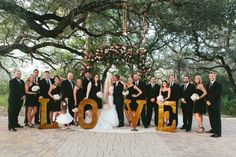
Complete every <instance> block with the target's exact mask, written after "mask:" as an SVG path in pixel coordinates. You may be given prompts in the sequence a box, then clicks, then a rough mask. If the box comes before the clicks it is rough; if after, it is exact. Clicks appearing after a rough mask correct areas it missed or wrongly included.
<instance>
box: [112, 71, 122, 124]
mask: <svg viewBox="0 0 236 157" xmlns="http://www.w3.org/2000/svg"><path fill="white" fill-rule="evenodd" d="M113 79H114V81H115V83H114V84H113V85H114V92H113V96H114V104H115V105H116V111H117V114H118V119H119V125H118V127H123V126H124V111H123V109H124V97H123V94H122V92H123V90H124V85H123V84H122V83H121V82H120V75H115V76H114V77H113Z"/></svg>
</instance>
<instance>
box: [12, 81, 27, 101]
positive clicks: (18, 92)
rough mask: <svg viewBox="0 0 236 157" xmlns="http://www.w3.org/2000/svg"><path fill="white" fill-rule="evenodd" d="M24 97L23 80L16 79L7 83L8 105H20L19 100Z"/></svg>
mask: <svg viewBox="0 0 236 157" xmlns="http://www.w3.org/2000/svg"><path fill="white" fill-rule="evenodd" d="M24 95H25V83H24V81H23V80H20V81H18V80H17V79H16V78H14V79H11V80H10V81H9V96H8V102H9V104H15V103H19V105H20V104H21V103H22V100H21V98H22V97H23V96H24Z"/></svg>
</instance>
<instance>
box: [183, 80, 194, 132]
mask: <svg viewBox="0 0 236 157" xmlns="http://www.w3.org/2000/svg"><path fill="white" fill-rule="evenodd" d="M189 80H190V78H189V76H184V78H183V83H184V84H183V85H182V86H181V89H180V98H181V107H182V111H183V123H184V125H183V126H182V128H181V129H186V131H187V132H189V131H191V128H192V119H193V101H192V99H191V96H192V95H193V93H194V91H195V86H194V85H193V84H191V83H190V82H189Z"/></svg>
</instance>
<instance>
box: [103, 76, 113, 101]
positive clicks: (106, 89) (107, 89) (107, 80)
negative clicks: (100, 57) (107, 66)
mask: <svg viewBox="0 0 236 157" xmlns="http://www.w3.org/2000/svg"><path fill="white" fill-rule="evenodd" d="M111 79H112V75H111V74H110V73H107V77H106V80H105V83H104V100H105V103H108V93H109V87H110V86H111V85H112V82H111Z"/></svg>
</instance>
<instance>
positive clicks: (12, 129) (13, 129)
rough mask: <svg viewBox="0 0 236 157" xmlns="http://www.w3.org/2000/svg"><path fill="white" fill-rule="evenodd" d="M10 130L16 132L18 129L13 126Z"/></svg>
mask: <svg viewBox="0 0 236 157" xmlns="http://www.w3.org/2000/svg"><path fill="white" fill-rule="evenodd" d="M9 131H11V132H16V131H17V130H16V129H15V128H11V129H9Z"/></svg>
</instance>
